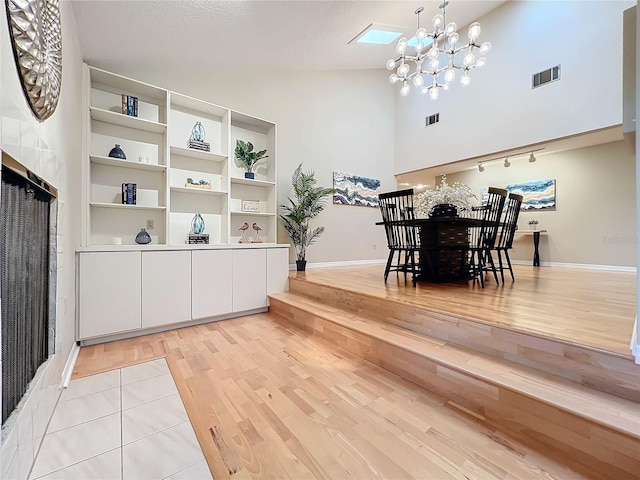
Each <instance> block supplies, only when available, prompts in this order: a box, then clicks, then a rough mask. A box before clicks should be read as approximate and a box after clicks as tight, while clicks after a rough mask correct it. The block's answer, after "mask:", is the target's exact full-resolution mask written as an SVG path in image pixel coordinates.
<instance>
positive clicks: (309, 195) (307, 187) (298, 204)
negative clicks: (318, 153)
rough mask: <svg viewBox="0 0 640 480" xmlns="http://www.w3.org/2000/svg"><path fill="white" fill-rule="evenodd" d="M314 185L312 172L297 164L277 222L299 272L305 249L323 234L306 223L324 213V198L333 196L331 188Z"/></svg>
mask: <svg viewBox="0 0 640 480" xmlns="http://www.w3.org/2000/svg"><path fill="white" fill-rule="evenodd" d="M316 184H317V181H316V178H315V174H314V172H313V171H306V172H305V171H303V170H302V164H300V165H299V166H298V168H296V170H295V171H294V172H293V176H292V177H291V185H292V186H293V196H292V197H288V200H289V203H288V204H286V205H280V209H281V211H282V213H281V215H280V218H281V219H282V221H283V222H284V228H285V230H286V231H287V233H288V234H289V238H290V239H291V242H292V243H293V245H294V247H295V249H296V258H297V260H296V267H297V270H298V271H299V272H303V271H304V270H305V268H306V265H307V260H306V256H307V248H308V247H309V245H311V244H312V243H313V242H315V240H316V238H318V236H320V234H322V232H324V227H316V228H314V229H311V227H310V226H309V221H310V220H311V219H313V218H315V217H317V216H318V215H319V214H320V212H322V211H323V210H324V207H325V197H327V196H328V195H333V194H334V193H335V189H333V188H322V187H318V186H316Z"/></svg>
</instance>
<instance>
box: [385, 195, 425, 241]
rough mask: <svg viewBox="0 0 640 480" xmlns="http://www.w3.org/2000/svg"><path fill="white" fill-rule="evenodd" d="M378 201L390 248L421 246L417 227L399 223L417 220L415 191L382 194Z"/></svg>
mask: <svg viewBox="0 0 640 480" xmlns="http://www.w3.org/2000/svg"><path fill="white" fill-rule="evenodd" d="M378 199H379V205H380V213H381V214H382V221H383V222H384V229H385V233H386V234H387V243H388V246H389V248H392V249H402V248H417V247H418V246H419V236H418V229H417V228H416V227H415V226H411V225H403V224H402V223H398V222H400V221H404V220H415V210H414V207H413V189H412V188H410V189H407V190H399V191H397V192H386V193H381V194H380V195H378Z"/></svg>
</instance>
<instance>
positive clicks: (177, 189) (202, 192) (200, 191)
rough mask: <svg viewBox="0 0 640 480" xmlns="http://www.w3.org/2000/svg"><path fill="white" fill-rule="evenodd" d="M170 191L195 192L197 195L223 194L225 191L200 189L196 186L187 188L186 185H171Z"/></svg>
mask: <svg viewBox="0 0 640 480" xmlns="http://www.w3.org/2000/svg"><path fill="white" fill-rule="evenodd" d="M171 191H172V192H177V193H196V194H198V195H215V196H224V195H226V194H227V192H220V191H218V190H201V189H198V188H188V187H171Z"/></svg>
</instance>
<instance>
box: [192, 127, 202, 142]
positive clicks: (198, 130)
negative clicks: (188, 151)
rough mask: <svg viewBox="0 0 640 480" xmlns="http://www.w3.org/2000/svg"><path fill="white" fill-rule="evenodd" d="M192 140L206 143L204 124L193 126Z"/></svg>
mask: <svg viewBox="0 0 640 480" xmlns="http://www.w3.org/2000/svg"><path fill="white" fill-rule="evenodd" d="M191 138H192V139H193V140H195V141H196V142H204V127H203V126H202V123H200V122H196V124H195V125H194V126H193V129H191Z"/></svg>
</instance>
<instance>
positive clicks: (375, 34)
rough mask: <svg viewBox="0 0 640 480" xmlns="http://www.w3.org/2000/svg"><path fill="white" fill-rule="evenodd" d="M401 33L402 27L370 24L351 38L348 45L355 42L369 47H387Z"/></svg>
mask: <svg viewBox="0 0 640 480" xmlns="http://www.w3.org/2000/svg"><path fill="white" fill-rule="evenodd" d="M403 32H404V28H402V27H394V26H393V25H381V24H379V23H370V24H369V26H368V27H366V28H365V29H364V30H362V31H361V32H360V33H359V34H358V35H356V36H355V37H353V38H352V39H351V40H350V41H349V43H354V42H355V43H360V44H370V45H389V44H390V43H391V42H393V41H394V40H396V39H398V38H399V37H400V36H401V35H402V33H403Z"/></svg>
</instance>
